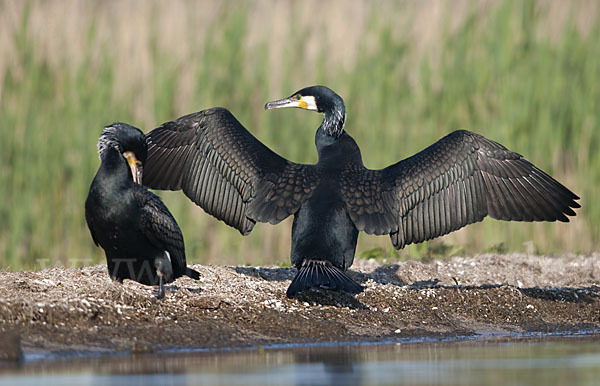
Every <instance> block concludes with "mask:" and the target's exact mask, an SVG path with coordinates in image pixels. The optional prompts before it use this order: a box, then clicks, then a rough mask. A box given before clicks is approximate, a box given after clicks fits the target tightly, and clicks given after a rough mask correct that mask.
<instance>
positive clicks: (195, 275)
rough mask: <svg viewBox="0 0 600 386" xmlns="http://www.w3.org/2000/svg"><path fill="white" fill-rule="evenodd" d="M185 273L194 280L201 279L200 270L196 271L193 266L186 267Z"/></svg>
mask: <svg viewBox="0 0 600 386" xmlns="http://www.w3.org/2000/svg"><path fill="white" fill-rule="evenodd" d="M185 275H186V276H189V277H191V278H192V279H194V280H198V279H200V272H198V271H196V270H195V269H191V268H187V267H186V268H185Z"/></svg>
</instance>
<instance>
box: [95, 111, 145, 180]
mask: <svg viewBox="0 0 600 386" xmlns="http://www.w3.org/2000/svg"><path fill="white" fill-rule="evenodd" d="M109 149H115V150H116V151H118V152H119V154H121V156H122V157H123V158H124V159H125V161H127V164H128V165H129V169H130V170H131V177H132V178H133V181H134V182H136V183H138V184H141V183H142V171H143V169H142V168H143V164H144V162H146V157H147V156H148V146H147V144H146V136H144V133H142V131H141V130H140V129H138V128H135V127H133V126H131V125H128V124H127V123H123V122H116V123H113V124H112V125H109V126H106V127H105V128H104V130H103V131H102V134H101V135H100V139H99V140H98V154H99V155H100V159H104V156H105V155H106V153H107V151H108V150H109Z"/></svg>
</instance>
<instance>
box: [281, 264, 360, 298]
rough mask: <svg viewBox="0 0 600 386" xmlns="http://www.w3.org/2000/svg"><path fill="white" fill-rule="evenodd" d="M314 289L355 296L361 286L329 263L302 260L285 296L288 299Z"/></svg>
mask: <svg viewBox="0 0 600 386" xmlns="http://www.w3.org/2000/svg"><path fill="white" fill-rule="evenodd" d="M315 287H320V288H324V289H328V290H332V291H345V292H349V293H352V294H357V293H359V292H362V290H363V287H362V286H361V285H359V284H358V283H357V282H355V281H354V280H352V279H351V278H350V277H349V276H348V275H346V274H345V273H344V271H342V270H341V269H339V268H337V267H335V266H333V265H332V264H331V263H330V262H329V261H324V260H304V261H303V262H302V266H301V267H300V270H299V271H298V273H297V274H296V277H294V280H292V284H290V286H289V288H288V289H287V292H286V294H287V296H288V297H293V296H295V295H297V294H299V293H300V292H302V291H305V290H308V289H310V288H315Z"/></svg>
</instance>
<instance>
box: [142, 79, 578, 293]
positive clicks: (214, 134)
mask: <svg viewBox="0 0 600 386" xmlns="http://www.w3.org/2000/svg"><path fill="white" fill-rule="evenodd" d="M283 107H298V108H302V109H306V110H312V111H317V112H320V113H323V114H324V118H323V123H322V124H321V126H319V128H318V129H317V133H316V138H315V144H316V147H317V152H318V162H317V164H314V165H304V164H298V163H294V162H291V161H288V160H286V159H285V158H283V157H281V156H279V155H277V154H276V153H275V152H273V151H272V150H271V149H269V148H268V147H266V146H265V145H264V144H262V143H261V142H260V141H259V140H257V139H256V138H255V137H254V136H253V135H252V134H250V132H248V130H246V129H245V128H244V127H243V126H242V125H241V124H240V123H239V122H238V120H237V119H236V118H235V117H234V116H233V115H232V114H231V113H230V112H229V111H228V110H226V109H224V108H212V109H208V110H203V111H200V112H197V113H194V114H190V115H186V116H183V117H181V118H179V119H177V120H175V121H172V122H167V123H165V124H163V125H162V126H160V127H158V128H156V129H154V130H153V131H151V132H150V133H148V134H147V136H146V138H147V143H148V159H147V162H146V168H145V173H144V179H143V182H144V184H145V185H147V186H149V187H151V188H155V189H170V190H179V189H181V190H183V192H184V193H185V194H186V195H187V196H188V197H189V198H190V199H191V200H192V201H194V202H195V203H196V204H198V205H199V206H200V207H202V208H203V209H204V210H205V211H206V212H208V213H209V214H211V215H213V216H214V217H216V218H217V219H220V220H222V221H224V222H225V223H226V224H228V225H230V226H232V227H235V228H236V229H238V230H239V231H240V232H241V233H242V234H243V235H247V234H249V233H250V231H252V228H253V227H254V224H255V223H256V222H269V223H271V224H277V223H279V222H280V221H282V220H283V219H285V218H286V217H288V216H290V215H293V216H294V221H293V226H292V249H291V261H292V264H293V265H295V266H296V267H297V268H298V273H297V274H296V277H295V278H294V279H293V281H292V283H291V285H290V286H289V288H288V290H287V295H288V296H294V295H296V294H298V293H299V292H302V291H304V290H307V289H310V288H313V287H322V288H328V289H332V290H342V291H347V292H350V293H358V292H360V291H361V290H362V287H361V286H360V285H359V284H357V283H356V282H355V281H354V280H352V279H351V278H350V277H349V276H348V275H347V274H346V273H345V271H346V270H347V269H348V268H349V267H350V266H351V265H352V262H353V260H354V253H355V248H356V241H357V237H358V232H359V231H364V232H366V233H368V234H375V235H384V234H389V235H390V238H391V241H392V244H393V245H394V247H395V248H397V249H400V248H403V247H404V246H405V245H407V244H411V243H419V242H422V241H425V240H430V239H433V238H435V237H438V236H441V235H445V234H447V233H449V232H452V231H455V230H457V229H459V228H462V227H463V226H465V225H467V224H471V223H474V222H478V221H481V220H483V218H484V217H485V216H487V215H489V216H490V217H492V218H495V219H499V220H516V221H556V220H559V221H569V219H568V217H567V216H574V215H575V212H574V211H573V210H572V208H578V207H579V206H580V205H579V204H578V203H577V202H576V201H575V200H577V199H579V197H577V195H575V194H574V193H572V192H571V191H570V190H569V189H567V188H566V187H564V186H563V185H561V184H560V183H559V182H557V181H556V180H555V179H553V178H552V177H550V176H549V175H548V174H546V173H544V172H543V171H542V170H540V169H538V168H537V167H535V166H534V165H533V164H531V163H530V162H529V161H527V160H526V159H524V158H523V157H522V156H521V155H520V154H517V153H514V152H512V151H510V150H508V149H507V148H505V147H504V146H502V145H501V144H499V143H497V142H494V141H491V140H489V139H487V138H484V137H482V136H481V135H478V134H475V133H472V132H469V131H465V130H459V131H455V132H452V133H450V134H449V135H447V136H446V137H444V138H442V139H440V140H439V141H438V142H436V143H434V144H433V145H431V146H429V147H428V148H426V149H425V150H423V151H421V152H419V153H417V154H415V155H413V156H412V157H409V158H407V159H405V160H402V161H400V162H398V163H396V164H393V165H391V166H388V167H386V168H384V169H381V170H370V169H367V168H366V167H365V166H364V165H363V162H362V158H361V154H360V150H359V148H358V145H357V144H356V142H355V141H354V139H352V137H351V136H350V135H348V134H347V133H346V132H345V131H344V122H345V119H346V110H345V106H344V102H343V100H342V98H341V97H340V96H339V95H337V94H336V93H335V92H333V91H332V90H330V89H329V88H327V87H324V86H312V87H307V88H304V89H302V90H300V91H298V92H296V93H294V94H293V95H292V96H290V97H288V98H284V99H281V100H278V101H274V102H269V103H267V104H266V105H265V109H267V110H269V109H275V108H283Z"/></svg>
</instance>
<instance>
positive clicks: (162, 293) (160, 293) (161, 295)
mask: <svg viewBox="0 0 600 386" xmlns="http://www.w3.org/2000/svg"><path fill="white" fill-rule="evenodd" d="M156 273H157V274H158V295H157V296H156V298H157V299H162V298H164V297H165V279H164V278H163V275H162V273H161V272H160V271H156Z"/></svg>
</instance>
